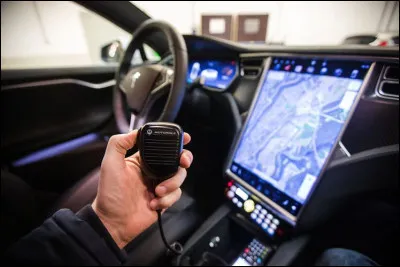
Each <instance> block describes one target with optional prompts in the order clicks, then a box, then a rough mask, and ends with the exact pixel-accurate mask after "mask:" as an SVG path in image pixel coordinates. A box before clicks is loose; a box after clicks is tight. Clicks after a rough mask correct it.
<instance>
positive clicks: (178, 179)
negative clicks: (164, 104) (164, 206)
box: [156, 168, 187, 197]
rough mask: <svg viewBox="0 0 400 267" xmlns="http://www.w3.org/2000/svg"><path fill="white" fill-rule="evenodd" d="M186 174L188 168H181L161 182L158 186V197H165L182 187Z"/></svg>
mask: <svg viewBox="0 0 400 267" xmlns="http://www.w3.org/2000/svg"><path fill="white" fill-rule="evenodd" d="M186 174H187V172H186V169H184V168H179V169H178V172H177V173H176V174H175V175H174V176H172V177H171V178H169V179H167V180H165V181H163V182H162V183H160V184H159V185H158V186H157V187H156V195H157V197H164V196H166V195H168V194H170V193H171V192H174V191H175V190H176V189H178V188H179V187H181V185H182V184H183V182H184V181H185V178H186Z"/></svg>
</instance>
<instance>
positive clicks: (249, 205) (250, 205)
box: [244, 199, 254, 213]
mask: <svg viewBox="0 0 400 267" xmlns="http://www.w3.org/2000/svg"><path fill="white" fill-rule="evenodd" d="M244 210H245V211H246V212H249V213H250V212H252V211H253V210H254V201H253V200H251V199H248V200H246V201H245V202H244Z"/></svg>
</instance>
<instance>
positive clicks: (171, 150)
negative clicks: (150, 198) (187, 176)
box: [137, 122, 183, 255]
mask: <svg viewBox="0 0 400 267" xmlns="http://www.w3.org/2000/svg"><path fill="white" fill-rule="evenodd" d="M137 145H138V149H139V154H140V160H141V164H140V165H141V168H142V172H143V174H144V175H143V176H144V180H145V181H144V182H145V184H146V185H147V187H148V189H149V190H150V191H151V192H153V193H154V195H156V193H155V189H156V187H157V185H158V184H160V183H161V182H163V181H165V180H167V179H169V178H171V177H172V176H173V175H174V174H175V173H176V172H177V171H178V168H179V162H180V157H181V153H182V148H183V130H182V128H181V127H180V126H179V125H177V124H174V123H168V122H150V123H146V124H145V125H143V126H142V127H141V128H140V129H139V131H138V136H137ZM157 215H158V224H159V228H160V233H161V238H162V240H163V242H164V244H165V246H166V247H167V248H168V249H169V250H170V251H171V252H173V253H174V254H176V255H179V254H181V253H182V251H183V248H182V245H180V244H179V243H177V242H175V243H173V244H172V245H169V244H168V242H167V240H166V238H165V235H164V230H163V226H162V221H161V210H157Z"/></svg>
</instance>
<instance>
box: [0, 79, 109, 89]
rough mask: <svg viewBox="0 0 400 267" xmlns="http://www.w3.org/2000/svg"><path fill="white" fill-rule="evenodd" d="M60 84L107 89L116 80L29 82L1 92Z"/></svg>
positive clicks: (13, 85) (11, 86)
mask: <svg viewBox="0 0 400 267" xmlns="http://www.w3.org/2000/svg"><path fill="white" fill-rule="evenodd" d="M60 84H77V85H81V86H83V87H88V88H91V89H96V90H99V89H105V88H108V87H111V86H114V85H115V80H109V81H106V82H102V83H91V82H86V81H82V80H78V79H54V80H44V81H37V82H27V83H18V84H12V85H6V86H2V87H1V91H3V90H12V89H22V88H30V87H38V86H50V85H60Z"/></svg>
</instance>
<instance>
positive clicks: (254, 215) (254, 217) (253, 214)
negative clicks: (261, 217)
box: [250, 212, 257, 220]
mask: <svg viewBox="0 0 400 267" xmlns="http://www.w3.org/2000/svg"><path fill="white" fill-rule="evenodd" d="M250 217H251V218H252V219H253V220H255V219H257V214H255V213H254V212H253V213H252V214H251V215H250Z"/></svg>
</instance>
